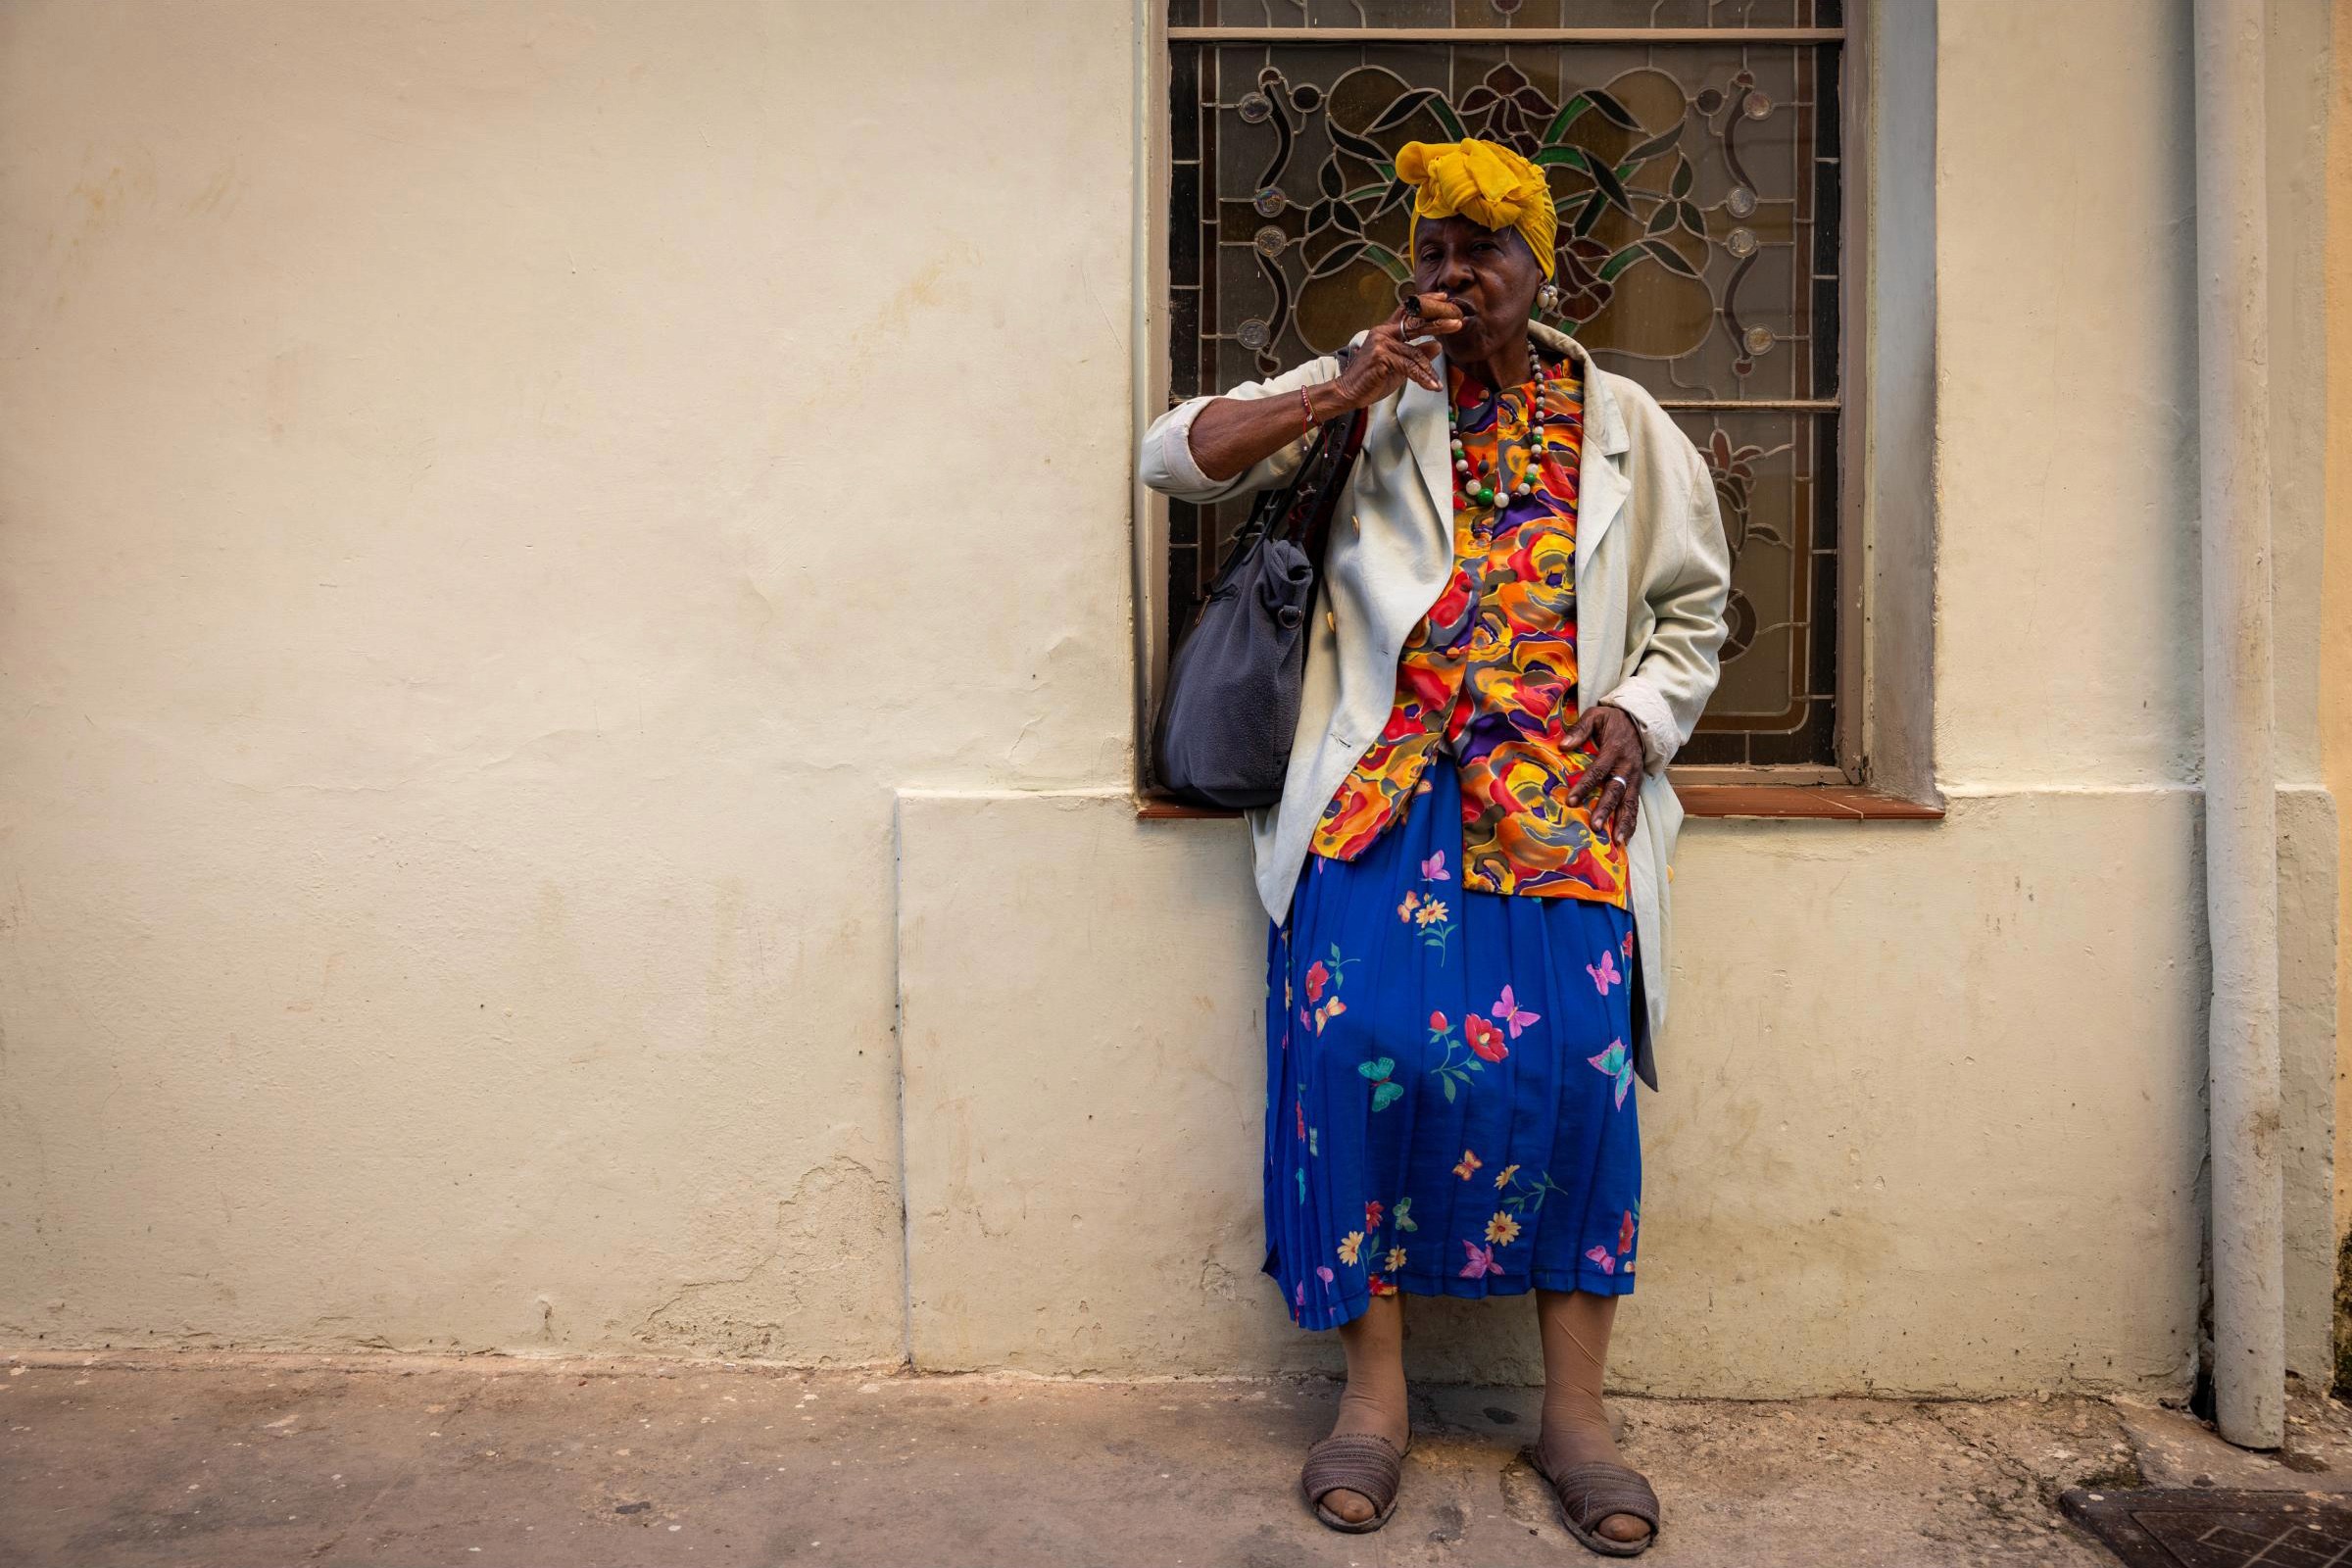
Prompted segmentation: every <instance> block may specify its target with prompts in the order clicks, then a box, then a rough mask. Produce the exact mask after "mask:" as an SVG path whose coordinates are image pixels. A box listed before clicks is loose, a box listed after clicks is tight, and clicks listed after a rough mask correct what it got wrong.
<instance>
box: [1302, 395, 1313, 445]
mask: <svg viewBox="0 0 2352 1568" xmlns="http://www.w3.org/2000/svg"><path fill="white" fill-rule="evenodd" d="M1299 410H1300V412H1301V413H1303V414H1304V415H1305V416H1306V425H1305V427H1304V428H1303V429H1301V430H1300V431H1299V434H1300V435H1313V434H1314V433H1315V403H1314V399H1312V398H1310V397H1308V396H1307V395H1306V388H1304V387H1300V388H1299Z"/></svg>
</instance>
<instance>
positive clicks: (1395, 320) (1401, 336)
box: [1325, 294, 1462, 417]
mask: <svg viewBox="0 0 2352 1568" xmlns="http://www.w3.org/2000/svg"><path fill="white" fill-rule="evenodd" d="M1461 329H1462V313H1461V312H1460V311H1459V310H1458V309H1456V308H1455V307H1454V306H1452V305H1451V304H1449V303H1447V301H1446V296H1445V295H1443V294H1419V295H1415V296H1414V297H1413V298H1411V299H1409V300H1407V301H1405V302H1404V303H1403V304H1402V305H1399V306H1397V314H1396V315H1394V316H1392V317H1390V318H1389V319H1387V320H1385V321H1383V322H1381V323H1380V325H1378V326H1376V327H1374V328H1373V329H1372V330H1371V331H1370V332H1369V333H1368V334H1366V336H1365V338H1364V340H1363V341H1362V342H1361V343H1359V344H1357V345H1356V346H1355V350H1354V352H1353V353H1351V354H1349V355H1348V362H1347V364H1346V366H1345V367H1344V368H1342V369H1341V371H1340V375H1339V379H1338V380H1336V381H1332V382H1329V383H1327V385H1326V393H1325V396H1326V398H1327V400H1328V402H1329V404H1330V407H1331V414H1330V415H1327V416H1326V417H1332V416H1337V415H1340V414H1345V413H1347V412H1348V411H1349V410H1352V409H1362V408H1369V407H1371V406H1372V405H1373V404H1375V403H1378V402H1379V401H1380V400H1381V399H1382V398H1385V397H1387V396H1388V395H1389V394H1391V393H1392V392H1395V391H1396V390H1397V388H1398V387H1400V386H1402V385H1404V383H1405V382H1407V381H1411V382H1413V383H1414V384H1416V385H1418V386H1422V387H1426V388H1428V389H1429V390H1430V391H1432V392H1442V391H1444V390H1445V388H1444V386H1443V385H1441V384H1440V382H1439V380H1438V370H1437V348H1436V345H1434V344H1429V343H1422V342H1416V341H1415V339H1419V338H1426V337H1438V338H1443V337H1446V336H1449V335H1451V334H1452V333H1455V332H1458V331H1460V330H1461Z"/></svg>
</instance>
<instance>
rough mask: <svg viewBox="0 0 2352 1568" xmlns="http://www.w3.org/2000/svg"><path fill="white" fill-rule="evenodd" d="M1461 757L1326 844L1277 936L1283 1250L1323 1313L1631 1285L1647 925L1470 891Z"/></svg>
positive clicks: (1278, 1186)
mask: <svg viewBox="0 0 2352 1568" xmlns="http://www.w3.org/2000/svg"><path fill="white" fill-rule="evenodd" d="M1457 771H1458V770H1457V769H1455V768H1452V767H1434V768H1431V769H1429V771H1428V773H1427V774H1426V775H1425V776H1424V781H1423V782H1422V784H1421V786H1420V789H1419V792H1418V795H1417V798H1416V799H1415V800H1414V801H1413V803H1412V809H1411V810H1410V811H1408V812H1407V813H1406V815H1405V818H1404V820H1403V821H1401V822H1399V823H1397V824H1395V825H1394V826H1393V827H1392V828H1391V829H1390V831H1388V832H1387V833H1384V834H1382V835H1381V837H1380V839H1379V840H1378V841H1377V842H1376V843H1374V844H1373V845H1372V846H1371V847H1370V848H1369V849H1367V850H1365V851H1364V853H1363V854H1362V856H1361V857H1360V858H1357V859H1354V860H1333V859H1325V858H1321V857H1313V858H1309V860H1308V861H1307V865H1306V869H1305V870H1304V871H1303V872H1302V873H1301V874H1300V876H1299V886H1298V889H1297V891H1296V893H1295V895H1294V896H1293V898H1292V901H1291V912H1290V918H1289V919H1288V920H1287V921H1285V922H1284V923H1283V924H1281V925H1278V926H1274V927H1272V928H1271V930H1270V932H1269V935H1268V939H1267V956H1266V972H1267V1001H1266V1092H1267V1094H1266V1098H1267V1104H1266V1171H1265V1179H1266V1192H1265V1202H1266V1263H1265V1269H1266V1272H1267V1273H1269V1274H1271V1275H1273V1276H1274V1279H1275V1281H1276V1283H1277V1284H1279V1285H1280V1286H1281V1288H1282V1294H1283V1299H1284V1304H1285V1305H1287V1306H1288V1307H1289V1308H1290V1311H1291V1316H1292V1318H1293V1319H1294V1320H1295V1321H1296V1322H1298V1323H1299V1324H1300V1325H1301V1326H1302V1327H1305V1328H1310V1329H1326V1328H1336V1327H1338V1326H1339V1325H1340V1324H1343V1323H1346V1322H1348V1321H1349V1320H1350V1319H1352V1318H1354V1317H1356V1316H1357V1315H1358V1314H1360V1313H1361V1312H1362V1311H1363V1310H1364V1308H1365V1307H1366V1306H1367V1305H1368V1304H1370V1301H1371V1299H1372V1298H1373V1297H1374V1296H1381V1295H1388V1294H1390V1293H1392V1292H1395V1291H1397V1290H1399V1289H1401V1290H1405V1291H1409V1292H1411V1293H1413V1294H1414V1295H1416V1296H1471V1297H1484V1296H1516V1295H1518V1294H1520V1293H1522V1292H1524V1291H1527V1290H1530V1289H1542V1290H1547V1291H1590V1292H1593V1293H1594V1294H1596V1295H1603V1296H1608V1295H1623V1294H1625V1293H1627V1292H1630V1291H1631V1290H1632V1289H1633V1288H1634V1251H1635V1246H1634V1244H1635V1239H1636V1237H1637V1235H1638V1233H1639V1231H1640V1229H1641V1216H1642V1201H1641V1194H1642V1148H1641V1137H1640V1133H1639V1130H1638V1127H1637V1119H1636V1113H1635V1103H1634V1096H1633V1092H1632V1091H1633V1083H1634V1065H1633V1055H1632V1046H1633V1007H1632V998H1631V991H1632V987H1631V984H1630V982H1629V979H1628V977H1629V976H1630V975H1631V974H1632V972H1633V968H1634V962H1633V960H1634V935H1633V920H1632V918H1631V917H1630V916H1629V915H1628V914H1627V912H1626V911H1625V910H1624V909H1622V908H1619V907H1615V906H1613V905H1607V904H1600V903H1595V902H1593V901H1592V900H1588V899H1539V898H1524V897H1514V896H1511V895H1507V894H1495V893H1464V892H1462V891H1461V883H1460V865H1459V861H1460V858H1461V847H1462V827H1461V820H1462V819H1461V801H1460V787H1461V786H1460V784H1459V783H1458V781H1457Z"/></svg>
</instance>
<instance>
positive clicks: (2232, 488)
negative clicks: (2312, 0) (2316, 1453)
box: [2194, 0, 2286, 1448]
mask: <svg viewBox="0 0 2352 1568" xmlns="http://www.w3.org/2000/svg"><path fill="white" fill-rule="evenodd" d="M2264 11H2265V6H2264V0H2195V34H2194V48H2195V52H2196V160H2197V167H2196V204H2197V418H2198V431H2197V487H2198V503H2199V509H2200V510H2199V515H2200V518H2201V524H2200V527H2201V536H2202V545H2201V549H2202V555H2203V565H2204V586H2203V592H2204V615H2203V630H2202V653H2203V661H2204V689H2205V692H2204V695H2205V769H2204V773H2205V779H2204V783H2205V916H2206V925H2207V931H2208V935H2209V938H2210V941H2211V945H2212V951H2213V991H2212V1010H2211V1016H2210V1019H2209V1024H2208V1036H2207V1050H2208V1056H2207V1065H2206V1072H2207V1084H2208V1090H2209V1094H2210V1097H2211V1108H2210V1113H2211V1118H2212V1119H2211V1132H2210V1137H2211V1141H2212V1152H2213V1256H2212V1269H2213V1363H2214V1364H2213V1382H2214V1398H2215V1407H2216V1408H2215V1414H2216V1416H2217V1418H2218V1422H2219V1425H2220V1427H2221V1432H2222V1436H2223V1437H2225V1438H2227V1439H2229V1441H2230V1442H2231V1443H2234V1444H2237V1445H2239V1446H2242V1447H2250V1448H2275V1447H2277V1446H2279V1444H2280V1443H2282V1442H2283V1441H2284V1439H2285V1435H2286V1424H2285V1419H2286V1410H2285V1402H2286V1311H2285V1273H2286V1263H2285V1252H2284V1240H2283V1230H2284V1227H2283V1223H2282V1213H2281V1188H2280V1185H2279V1137H2280V1135H2279V1088H2278V791H2277V764H2276V758H2275V750H2276V736H2275V732H2274V723H2273V707H2272V695H2271V511H2270V449H2269V441H2268V439H2267V437H2266V435H2265V427H2264V418H2265V413H2266V405H2267V399H2268V395H2269V386H2270V366H2269V355H2268V344H2267V325H2268V319H2269V313H2270V301H2269V295H2270V287H2269V279H2268V275H2267V270H2266V267H2265V261H2264V246H2265V244H2266V242H2267V240H2268V237H2269V234H2268V230H2269V204H2268V201H2267V199H2266V195H2265V183H2264V181H2265V173H2264V163H2265V159H2264V153H2263V134H2264V91H2263V45H2264V32H2265V17H2264Z"/></svg>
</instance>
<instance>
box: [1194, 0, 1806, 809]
mask: <svg viewBox="0 0 2352 1568" xmlns="http://www.w3.org/2000/svg"><path fill="white" fill-rule="evenodd" d="M1842 21H1843V17H1842V8H1841V6H1840V5H1839V4H1838V3H1837V0H1171V3H1170V7H1169V30H1168V50H1169V59H1168V67H1169V74H1168V81H1169V99H1170V104H1169V111H1170V112H1169V124H1168V152H1169V175H1170V177H1169V210H1168V273H1169V290H1170V298H1169V312H1168V323H1169V325H1168V343H1167V347H1168V362H1169V394H1170V399H1171V402H1174V401H1181V400H1182V399H1185V398H1189V397H1195V396H1199V395H1201V394H1202V393H1210V392H1215V391H1218V390H1220V389H1222V388H1224V387H1228V386H1231V385H1234V384H1236V383H1238V382H1241V381H1248V380H1254V379H1257V378H1258V377H1261V376H1264V375H1270V374H1273V373H1276V372H1277V371H1280V370H1282V369H1284V368H1287V367H1290V366H1293V365H1297V364H1299V363H1300V362H1301V361H1303V360H1306V359H1309V358H1311V357H1313V356H1315V355H1318V354H1323V353H1327V352H1329V351H1330V350H1332V349H1334V348H1337V347H1339V346H1340V345H1341V344H1343V343H1345V342H1347V341H1348V338H1349V337H1351V336H1353V335H1354V334H1355V333H1356V332H1357V331H1359V330H1361V329H1362V328H1364V327H1367V326H1370V325H1372V324H1374V323H1376V322H1378V321H1380V320H1382V319H1385V318H1386V317H1387V316H1388V315H1389V313H1390V312H1391V311H1392V310H1393V309H1394V308H1395V306H1396V303H1397V295H1398V291H1399V285H1400V284H1401V283H1403V282H1404V280H1405V279H1406V277H1407V276H1408V273H1409V268H1408V267H1407V265H1406V262H1405V260H1404V256H1403V252H1404V249H1405V230H1406V224H1407V220H1408V213H1409V195H1408V193H1407V191H1406V189H1405V187H1404V186H1403V185H1401V184H1400V183H1398V181H1397V178H1396V171H1395V169H1394V167H1393V165H1392V162H1391V160H1393V159H1394V157H1395V155H1396V152H1397V149H1398V148H1399V147H1401V146H1403V144H1404V143H1406V142H1408V141H1416V140H1418V141H1448V140H1453V139H1456V138H1459V137H1462V136H1486V137H1490V138H1492V139H1494V140H1495V141H1499V142H1504V143H1507V144H1508V145H1510V146H1513V147H1515V148H1517V149H1518V150H1519V151H1520V152H1521V153H1523V154H1524V155H1526V156H1527V157H1529V158H1531V159H1533V160H1534V161H1535V162H1536V163H1538V164H1539V165H1541V166H1543V167H1544V169H1545V170H1546V172H1548V174H1549V175H1550V179H1551V187H1552V194H1553V199H1554V201H1555V202H1556V203H1557V204H1558V209H1559V215H1560V247H1561V248H1560V254H1559V258H1558V272H1557V278H1558V282H1559V285H1560V301H1559V308H1558V311H1557V313H1556V314H1553V315H1549V316H1546V317H1544V319H1546V320H1548V321H1549V322H1550V323H1551V324H1552V325H1554V326H1557V327H1559V328H1560V329H1561V330H1563V331H1566V332H1569V333H1571V334H1573V335H1575V336H1576V337H1578V338H1579V339H1581V340H1582V341H1583V342H1584V343H1585V344H1586V345H1587V346H1588V347H1589V348H1591V349H1592V351H1593V355H1594V357H1595V358H1596V359H1597V360H1598V361H1599V362H1600V363H1601V364H1602V365H1603V366H1605V367H1607V368H1610V369H1613V370H1617V371H1619V372H1621V373H1623V374H1626V375H1629V376H1632V377H1634V378H1635V379H1636V380H1638V381H1640V382H1641V383H1642V385H1643V386H1645V387H1647V388H1648V389H1649V391H1650V392H1651V393H1652V394H1654V395H1655V396H1656V397H1657V398H1658V399H1659V401H1660V402H1661V403H1663V404H1664V405H1665V406H1666V408H1667V409H1668V410H1670V411H1671V412H1672V413H1673V415H1674V417H1676V419H1677V420H1678V421H1680V422H1681V424H1682V425H1683V427H1684V429H1685V430H1686V431H1688V432H1689V434H1690V436H1691V440H1692V441H1693V442H1694V443H1696V445H1697V446H1698V449H1699V451H1700V453H1701V454H1702V455H1704V457H1705V459H1706V461H1707V465H1708V466H1709V467H1710V469H1711V470H1712V471H1713V474H1714V480H1715V488H1716V494H1717V496H1718V498H1719V500H1720V502H1721V504H1722V508H1723V515H1724V524H1725V527H1726V529H1727V531H1728V533H1729V535H1730V541H1731V545H1732V550H1733V555H1734V566H1733V595H1732V603H1731V609H1730V612H1729V614H1730V619H1731V635H1730V640H1729V641H1728V643H1727V644H1726V646H1725V649H1724V668H1723V682H1722V685H1721V687H1720V689H1719V690H1718V691H1717V693H1716V697H1715V701H1714V703H1713V704H1712V705H1711V706H1710V707H1709V709H1708V711H1707V714H1706V717H1705V718H1704V719H1703V720H1702V721H1701V723H1700V726H1699V733H1698V735H1697V736H1696V737H1695V738H1694V739H1693V740H1692V742H1691V745H1690V746H1689V747H1687V748H1686V749H1685V750H1684V752H1683V754H1682V757H1681V759H1680V760H1681V761H1682V762H1684V763H1687V764H1706V763H1725V764H1734V765H1743V766H1789V765H1793V766H1814V767H1821V766H1834V765H1836V764H1837V762H1838V712H1837V708H1838V693H1837V685H1838V657H1837V648H1838V606H1839V574H1838V501H1839V497H1838V490H1839V484H1838V474H1839V464H1838V414H1839V408H1840V402H1839V382H1838V327H1839V321H1838V314H1839V275H1840V265H1839V264H1840V251H1839V234H1840V222H1839V217H1840V188H1841V187H1840V178H1839V161H1838V147H1839V134H1840V100H1839V93H1838V81H1839V66H1840V61H1841V51H1842V49H1843V43H1844V39H1843V29H1842ZM1247 511H1248V506H1247V503H1246V502H1237V503H1228V504H1226V505H1225V506H1222V507H1201V508H1196V507H1191V506H1186V505H1183V504H1181V503H1178V504H1172V505H1171V506H1170V508H1169V517H1168V540H1169V548H1168V593H1169V624H1170V625H1171V626H1172V627H1174V628H1176V629H1177V630H1179V631H1181V629H1182V628H1183V627H1184V626H1185V625H1186V624H1188V623H1189V620H1190V618H1191V614H1192V613H1193V611H1194V610H1195V609H1196V608H1197V606H1198V604H1199V600H1200V596H1201V590H1202V587H1203V585H1204V584H1205V582H1206V581H1207V579H1208V578H1209V577H1210V576H1211V575H1213V573H1214V570H1215V566H1216V563H1217V561H1218V559H1219V557H1220V556H1221V554H1222V552H1223V548H1224V545H1225V543H1226V541H1227V539H1228V538H1229V537H1230V534H1231V530H1232V529H1233V528H1234V526H1235V525H1236V524H1238V523H1239V522H1240V521H1241V519H1242V517H1243V516H1244V515H1246V514H1247Z"/></svg>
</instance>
